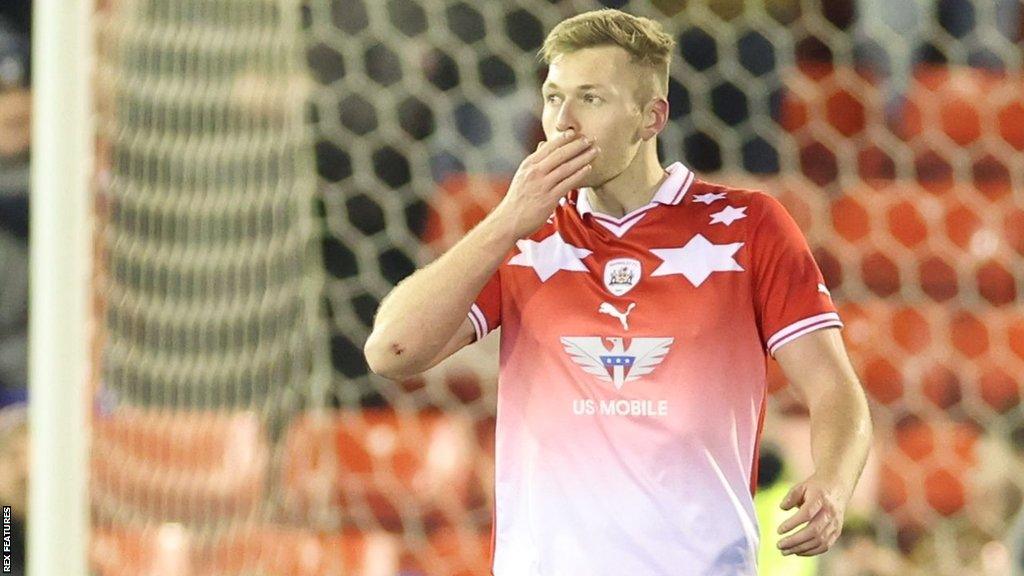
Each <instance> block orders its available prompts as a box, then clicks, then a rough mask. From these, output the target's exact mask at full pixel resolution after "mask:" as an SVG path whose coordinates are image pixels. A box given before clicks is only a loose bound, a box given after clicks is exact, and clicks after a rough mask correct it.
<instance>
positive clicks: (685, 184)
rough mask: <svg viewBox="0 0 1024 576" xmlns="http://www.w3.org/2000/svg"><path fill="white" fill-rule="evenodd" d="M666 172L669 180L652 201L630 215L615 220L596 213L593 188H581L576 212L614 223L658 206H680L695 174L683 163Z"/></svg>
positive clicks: (581, 215) (666, 180)
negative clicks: (593, 205)
mask: <svg viewBox="0 0 1024 576" xmlns="http://www.w3.org/2000/svg"><path fill="white" fill-rule="evenodd" d="M665 172H668V178H666V179H665V181H664V182H662V183H661V186H659V187H658V190H657V192H655V193H654V196H653V197H652V198H651V201H650V202H649V203H648V204H647V205H645V206H641V207H640V208H637V209H636V210H633V211H632V212H630V213H629V214H624V215H623V216H622V217H621V218H613V217H612V216H608V215H606V214H601V213H600V212H594V209H593V207H591V205H590V193H591V192H592V191H593V189H592V188H580V189H579V195H578V197H577V198H576V210H577V212H579V214H580V217H581V218H582V217H583V216H585V215H587V214H591V213H593V214H599V215H600V216H601V217H602V218H606V219H609V220H613V221H624V220H628V219H631V218H633V217H635V216H636V215H637V214H638V213H640V212H646V211H647V210H650V209H651V208H653V207H654V206H655V205H656V204H664V205H666V206H672V205H675V204H679V203H680V202H682V201H683V198H684V197H685V196H686V191H687V190H689V189H690V185H691V184H693V179H694V174H693V172H692V171H691V170H690V169H689V168H687V167H686V166H685V165H683V163H682V162H674V163H672V164H671V165H670V166H668V167H667V168H665Z"/></svg>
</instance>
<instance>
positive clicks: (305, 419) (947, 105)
mask: <svg viewBox="0 0 1024 576" xmlns="http://www.w3.org/2000/svg"><path fill="white" fill-rule="evenodd" d="M902 4H908V5H909V6H898V5H902ZM603 5H608V6H613V7H619V8H623V9H625V10H627V11H630V12H632V13H636V14H640V15H647V16H651V17H654V18H657V19H659V20H660V21H661V22H662V23H663V24H664V26H665V29H666V30H667V31H668V32H669V33H670V34H672V35H673V37H674V38H676V40H677V42H678V51H677V53H676V55H675V56H676V57H675V61H674V62H673V64H672V69H671V76H672V77H671V80H670V94H669V101H670V122H669V124H668V126H667V127H666V129H665V131H664V133H663V134H662V136H661V137H660V144H659V148H660V153H661V158H662V159H663V160H665V161H673V160H676V159H679V160H682V161H684V162H685V163H687V164H688V165H689V166H690V167H692V168H693V169H695V170H696V171H697V172H698V173H700V174H701V175H702V176H703V177H706V178H708V179H711V180H714V181H719V182H722V183H727V184H733V185H737V186H750V187H756V188H760V189H764V190H766V191H768V192H769V193H772V194H773V195H776V196H777V197H778V198H780V199H781V200H782V202H783V203H784V204H785V205H786V207H787V208H788V209H789V210H790V212H791V213H792V214H793V216H794V217H795V218H796V220H797V222H798V223H799V224H800V225H801V227H802V229H803V231H804V232H805V234H806V236H807V238H808V240H809V242H810V243H811V245H812V248H813V249H814V253H815V256H816V258H817V260H818V262H819V264H820V265H821V267H822V270H823V273H824V275H825V278H826V281H827V284H828V288H829V289H830V290H831V292H832V295H833V297H834V299H835V301H836V302H837V304H839V306H840V313H841V315H842V316H843V318H844V320H845V322H846V325H847V327H846V329H845V330H844V338H845V340H846V342H847V346H848V348H849V350H850V354H851V357H852V360H853V363H854V365H855V367H856V369H857V372H858V374H859V376H860V377H861V380H862V381H863V384H864V386H865V388H866V390H867V392H868V395H869V399H870V400H871V403H872V410H873V415H874V418H875V424H876V426H877V430H876V440H877V445H876V447H875V450H874V456H873V460H872V462H871V463H870V464H869V468H868V472H867V473H866V476H865V481H864V483H863V484H864V488H863V491H864V494H863V495H862V496H861V498H862V499H863V500H864V502H861V503H859V504H858V505H857V507H856V508H855V509H854V510H852V511H851V513H850V514H849V515H848V519H850V520H851V521H850V525H849V526H848V529H847V535H846V536H844V538H843V540H841V542H840V546H839V548H838V549H837V550H835V551H833V552H831V553H830V554H829V555H828V556H827V557H826V558H825V559H824V560H823V561H822V564H821V567H820V570H821V573H823V574H844V573H857V572H855V571H854V570H855V569H859V570H862V571H863V573H869V574H930V575H931V574H943V575H945V574H949V575H953V574H956V575H961V574H986V573H998V572H992V570H999V567H1000V566H1004V565H1005V564H1006V563H1008V562H1009V558H1008V552H1009V549H1008V545H1009V544H1010V543H1009V542H1008V540H1007V538H1008V537H1007V530H1008V528H1009V526H1010V524H1011V523H1012V522H1013V519H1014V518H1015V517H1016V516H1017V515H1018V514H1019V509H1020V502H1021V491H1022V488H1024V485H1022V481H1021V479H1022V478H1024V474H1022V471H1024V467H1022V466H1021V458H1022V457H1021V454H1022V451H1024V417H1022V416H1024V412H1022V410H1024V409H1022V408H1021V403H1020V393H1021V379H1020V374H1022V373H1024V370H1022V369H1024V321H1022V320H1021V318H1024V314H1021V312H1022V307H1021V297H1020V294H1021V290H1022V289H1024V284H1022V273H1021V270H1024V198H1022V196H1021V194H1020V192H1019V190H1021V189H1022V186H1024V181H1022V179H1024V161H1022V159H1021V158H1022V156H1021V152H1022V151H1024V106H1022V105H1021V102H1022V101H1024V98H1022V96H1024V94H1022V91H1024V82H1022V76H1021V66H1022V62H1021V29H1022V25H1021V21H1022V19H1021V12H1022V11H1024V7H1022V5H1021V4H1020V3H1019V2H1017V1H1005V0H1000V1H997V2H983V1H978V0H974V1H971V0H957V1H953V0H947V1H942V2H935V3H929V2H917V3H886V2H873V1H864V2H857V3H853V2H840V1H832V2H821V3H816V2H798V1H796V0H774V1H768V2H763V3H749V2H739V1H736V0H707V1H704V2H678V1H673V0H657V1H651V2H646V1H643V2H642V1H631V2H626V1H622V2H611V1H607V2H605V3H604V4H603ZM603 5H602V4H599V3H597V2H591V1H588V0H578V1H572V2H570V1H563V2H558V1H554V0H551V1H548V0H511V1H503V2H498V1H496V0H494V1H486V2H468V1H452V0H384V1H380V2H376V1H370V0H301V1H299V0H295V3H294V4H293V3H291V2H285V1H280V2H272V1H269V0H267V1H254V2H250V1H242V0H233V1H232V0H218V1H209V0H208V1H204V2H199V1H185V2H166V1H164V0H148V1H138V0H136V1H126V0H121V1H113V0H112V1H110V2H108V3H106V4H105V5H104V6H103V7H102V8H101V10H100V14H99V18H98V20H97V24H98V31H99V34H98V38H99V43H98V44H99V48H100V50H99V54H100V62H99V72H100V73H99V75H98V83H97V86H98V93H99V95H100V98H98V99H97V100H98V103H99V105H100V107H101V118H102V122H101V123H100V134H99V139H100V142H101V146H100V162H99V166H100V167H101V170H100V172H99V174H100V178H99V179H98V184H97V213H98V214H99V215H100V219H101V221H103V222H104V223H105V225H104V226H102V227H101V233H100V234H99V236H98V240H97V246H98V252H100V253H101V258H100V262H101V264H100V271H99V273H98V278H99V281H98V282H97V285H98V287H99V290H98V291H99V295H100V297H99V298H98V299H97V300H98V302H100V304H99V308H100V312H98V313H97V318H99V319H102V322H101V329H100V333H101V334H100V338H99V339H98V342H99V344H98V345H97V355H96V356H97V362H96V365H97V366H98V367H100V368H99V369H98V376H97V380H98V382H99V383H98V386H97V394H96V398H97V406H98V409H97V415H96V417H95V425H94V440H93V445H94V448H93V466H94V476H93V504H94V517H95V518H96V526H97V528H98V531H97V537H95V538H94V543H93V549H94V566H96V567H97V568H96V570H97V571H98V572H99V573H103V574H108V573H116V572H113V570H116V569H117V567H118V566H122V565H127V564H117V563H116V562H118V561H120V562H122V563H130V562H131V560H126V558H127V559H130V558H133V556H132V554H136V553H138V554H141V552H138V551H140V550H141V551H145V554H143V555H142V556H140V557H144V558H146V559H147V560H146V562H148V564H145V565H146V566H148V568H147V570H149V572H145V573H147V574H156V573H163V572H159V571H160V570H171V569H172V568H181V570H178V571H177V572H176V573H187V572H188V570H192V573H207V572H208V573H228V574H236V573H260V574H262V573H267V574H341V573H344V574H366V575H371V574H372V575H378V574H380V575H383V574H438V575H441V574H444V575H452V574H467V575H468V574H486V573H488V563H489V562H488V549H489V546H490V522H491V510H492V507H493V502H492V492H491V490H492V488H491V481H492V476H491V475H492V468H493V456H492V452H493V434H494V429H493V427H494V406H495V402H494V388H495V382H496V369H497V365H496V364H497V362H496V353H495V352H496V337H495V336H493V335H492V336H491V337H489V338H488V339H486V340H485V341H484V342H482V343H479V344H477V345H474V346H472V347H469V348H467V349H465V350H463V351H462V352H460V353H459V354H458V355H457V356H456V357H455V358H453V359H451V361H449V362H446V363H444V364H442V365H441V366H439V367H437V368H435V369H434V370H431V371H430V372H428V373H426V374H424V375H422V376H420V377H416V378H412V379H409V380H406V381H403V382H390V381H387V380H384V379H381V378H378V377H375V376H373V375H372V374H369V373H368V370H367V367H366V364H365V361H364V359H363V357H362V352H361V348H362V344H363V342H364V341H365V339H366V337H367V335H368V333H369V330H370V328H371V326H372V321H373V315H374V312H375V311H376V308H377V306H378V305H379V302H380V300H381V299H382V298H383V297H384V295H386V294H387V292H388V291H389V290H390V289H391V288H392V287H393V286H394V285H395V284H396V283H397V282H398V281H399V280H401V279H402V278H404V277H405V276H407V275H409V274H411V273H412V272H413V271H414V270H415V269H416V268H417V267H418V266H421V265H423V264H425V263H427V262H429V261H430V260H431V259H433V258H435V257H436V256H437V255H438V254H440V253H442V252H443V251H444V250H445V249H446V248H448V247H449V246H451V245H452V244H453V243H454V242H455V241H456V240H457V239H458V238H459V237H461V236H462V234H464V233H465V232H466V231H467V230H468V229H469V228H470V227H471V226H472V225H473V224H474V223H475V222H477V221H479V220H480V219H481V218H482V217H483V216H484V215H485V214H486V213H487V211H488V210H490V208H492V207H493V206H494V205H495V204H496V203H497V201H498V200H499V199H500V197H501V195H502V194H503V192H504V190H505V188H506V187H507V184H508V182H509V180H510V178H511V174H512V173H513V172H514V170H515V168H516V167H517V165H518V163H519V161H520V160H521V159H522V158H523V157H524V156H525V155H526V154H528V153H529V152H531V151H532V150H533V148H534V145H535V143H536V141H537V140H538V139H539V138H540V137H541V130H540V120H539V112H540V109H541V102H540V97H539V89H538V86H539V82H538V80H539V79H541V78H543V74H544V70H543V69H542V67H541V66H540V64H539V63H538V61H537V60H536V58H535V56H534V54H535V52H536V50H537V49H538V48H539V47H540V44H541V43H542V42H543V39H544V36H545V34H546V32H547V31H548V30H550V29H551V28H552V27H553V26H554V25H555V24H556V23H557V22H559V21H560V20H562V19H564V18H566V17H568V16H571V15H574V14H576V13H578V12H581V11H584V10H588V9H595V8H600V7H603ZM303 57H304V58H303ZM303 60H304V61H303ZM307 72H308V74H307ZM310 201H312V203H313V205H314V207H315V213H314V214H313V215H312V217H311V216H310V214H309V213H308V211H307V206H308V205H309V202H310ZM311 237H312V238H315V242H313V243H310V238H311ZM321 263H322V264H321ZM321 283H322V284H323V291H322V297H318V294H319V290H320V285H321ZM318 298H319V299H318ZM321 312H322V313H323V316H324V317H325V318H326V319H327V321H328V324H327V325H326V326H323V327H321V325H320V324H319V323H318V318H319V317H320V314H321ZM322 348H323V350H321V349H322ZM327 363H329V364H330V367H333V370H330V367H327V366H326V364H327ZM328 372H329V374H328ZM770 375H771V384H772V390H773V393H774V397H773V400H772V401H771V403H770V408H771V415H770V420H769V422H768V424H767V428H768V432H766V434H767V435H769V437H771V434H773V433H772V432H771V431H772V430H773V429H779V430H782V429H785V427H786V426H787V425H788V424H787V423H788V422H790V421H791V420H793V419H794V418H793V417H792V416H791V415H792V414H794V413H797V414H799V411H800V410H799V407H798V406H797V402H796V401H795V396H794V394H793V393H792V392H791V391H790V390H789V389H788V388H787V386H786V383H785V381H784V379H783V378H782V377H781V376H780V374H779V372H778V370H777V368H775V367H774V366H773V367H772V369H771V372H770ZM795 419H796V420H799V419H800V418H799V417H796V418H795ZM799 452H800V450H796V449H795V448H794V449H790V450H787V449H786V448H785V447H783V453H784V456H785V457H786V458H792V459H793V461H794V462H793V466H794V468H795V469H798V468H799V466H798V460H799V458H800V456H799ZM1001 542H1002V543H1001ZM112 558H113V559H115V560H111V559H112ZM104 562H106V564H104ZM140 562H141V561H140ZM186 568H187V569H186ZM844 570H845V571H844ZM204 571H205V572H204ZM133 573H143V572H141V571H135V572H133Z"/></svg>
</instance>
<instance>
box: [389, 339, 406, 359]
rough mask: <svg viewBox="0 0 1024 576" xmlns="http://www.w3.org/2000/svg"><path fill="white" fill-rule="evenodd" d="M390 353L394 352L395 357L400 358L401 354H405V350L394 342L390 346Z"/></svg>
mask: <svg viewBox="0 0 1024 576" xmlns="http://www.w3.org/2000/svg"><path fill="white" fill-rule="evenodd" d="M391 351H392V352H394V354H395V356H401V355H402V352H405V348H402V345H401V344H398V343H397V342H396V343H394V344H392V345H391Z"/></svg>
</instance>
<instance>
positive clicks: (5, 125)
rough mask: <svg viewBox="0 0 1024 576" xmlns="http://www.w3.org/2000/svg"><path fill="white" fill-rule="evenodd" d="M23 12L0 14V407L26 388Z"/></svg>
mask: <svg viewBox="0 0 1024 576" xmlns="http://www.w3.org/2000/svg"><path fill="white" fill-rule="evenodd" d="M28 7H29V3H28V2H9V3H5V4H4V5H3V7H2V9H0V270H3V274H2V275H0V406H3V405H6V404H10V403H11V402H15V401H23V400H25V397H26V389H27V387H28V376H27V365H28V354H27V352H28V220H29V211H28V202H29V200H28V180H29V178H28V174H29V168H28V167H29V136H30V133H31V126H30V122H29V117H30V106H31V95H30V91H29V70H30V68H29V49H30V43H29V37H28V25H29V24H28V14H29V12H28V11H29V8H28Z"/></svg>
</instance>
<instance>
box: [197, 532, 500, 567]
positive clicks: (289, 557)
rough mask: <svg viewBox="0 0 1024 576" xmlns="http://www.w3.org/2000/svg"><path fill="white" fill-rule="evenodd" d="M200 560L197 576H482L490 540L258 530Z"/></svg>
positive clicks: (225, 541) (226, 540)
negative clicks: (281, 575)
mask: <svg viewBox="0 0 1024 576" xmlns="http://www.w3.org/2000/svg"><path fill="white" fill-rule="evenodd" d="M203 556H204V558H203V559H202V560H200V561H197V562H196V564H197V565H198V566H197V568H196V572H195V573H196V574H197V575H198V576H245V575H248V574H264V573H266V574H287V575H288V576H380V575H385V574H386V575H388V576H391V575H398V574H401V575H403V576H486V575H487V574H488V573H489V571H490V535H489V534H482V533H454V532H448V531H443V532H439V533H437V534H435V535H433V536H430V537H428V538H417V537H415V536H413V535H411V534H406V535H399V534H394V533H390V532H385V531H372V532H358V531H354V530H347V531H344V532H342V533H318V532H313V531H309V530H304V529H298V528H288V527H283V526H259V527H252V528H247V529H245V530H244V531H241V532H238V533H237V534H233V535H228V536H225V537H222V538H220V539H219V540H218V541H217V542H216V543H215V544H214V545H213V546H212V548H211V549H210V550H209V551H207V553H205V554H203Z"/></svg>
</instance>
